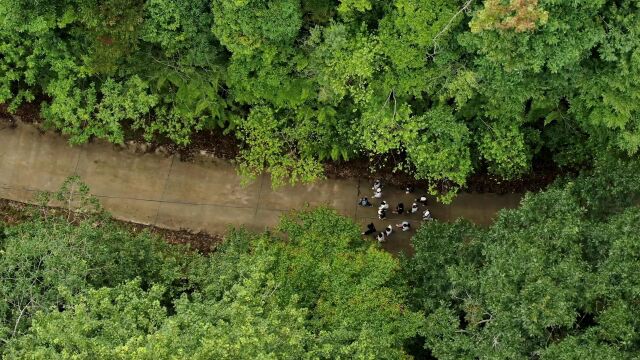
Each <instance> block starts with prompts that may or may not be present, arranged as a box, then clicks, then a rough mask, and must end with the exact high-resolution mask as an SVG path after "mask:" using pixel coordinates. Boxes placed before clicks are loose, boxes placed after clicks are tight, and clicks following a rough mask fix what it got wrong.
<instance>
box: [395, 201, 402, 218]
mask: <svg viewBox="0 0 640 360" xmlns="http://www.w3.org/2000/svg"><path fill="white" fill-rule="evenodd" d="M403 212H404V204H403V203H399V204H398V205H397V206H396V210H395V211H394V212H393V213H394V214H398V215H402V213H403Z"/></svg>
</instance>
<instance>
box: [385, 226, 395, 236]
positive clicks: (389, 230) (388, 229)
mask: <svg viewBox="0 0 640 360" xmlns="http://www.w3.org/2000/svg"><path fill="white" fill-rule="evenodd" d="M392 232H393V228H392V227H391V225H389V226H387V228H386V229H384V234H385V235H386V236H387V237H389V235H391V233H392Z"/></svg>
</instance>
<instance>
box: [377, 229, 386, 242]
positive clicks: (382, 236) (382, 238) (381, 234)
mask: <svg viewBox="0 0 640 360" xmlns="http://www.w3.org/2000/svg"><path fill="white" fill-rule="evenodd" d="M376 240H378V242H379V243H383V242H384V240H385V237H384V233H383V232H382V231H381V232H380V233H379V234H378V236H376Z"/></svg>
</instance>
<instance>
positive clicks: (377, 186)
mask: <svg viewBox="0 0 640 360" xmlns="http://www.w3.org/2000/svg"><path fill="white" fill-rule="evenodd" d="M378 189H382V182H381V181H380V179H376V180H375V181H374V182H373V187H372V188H371V190H378Z"/></svg>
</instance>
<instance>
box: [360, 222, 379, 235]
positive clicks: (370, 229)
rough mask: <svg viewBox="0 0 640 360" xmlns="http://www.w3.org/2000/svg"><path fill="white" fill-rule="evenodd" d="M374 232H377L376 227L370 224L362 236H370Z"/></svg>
mask: <svg viewBox="0 0 640 360" xmlns="http://www.w3.org/2000/svg"><path fill="white" fill-rule="evenodd" d="M374 232H376V226H375V225H373V223H370V224H369V225H367V230H365V231H363V232H362V235H370V234H373V233H374Z"/></svg>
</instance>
